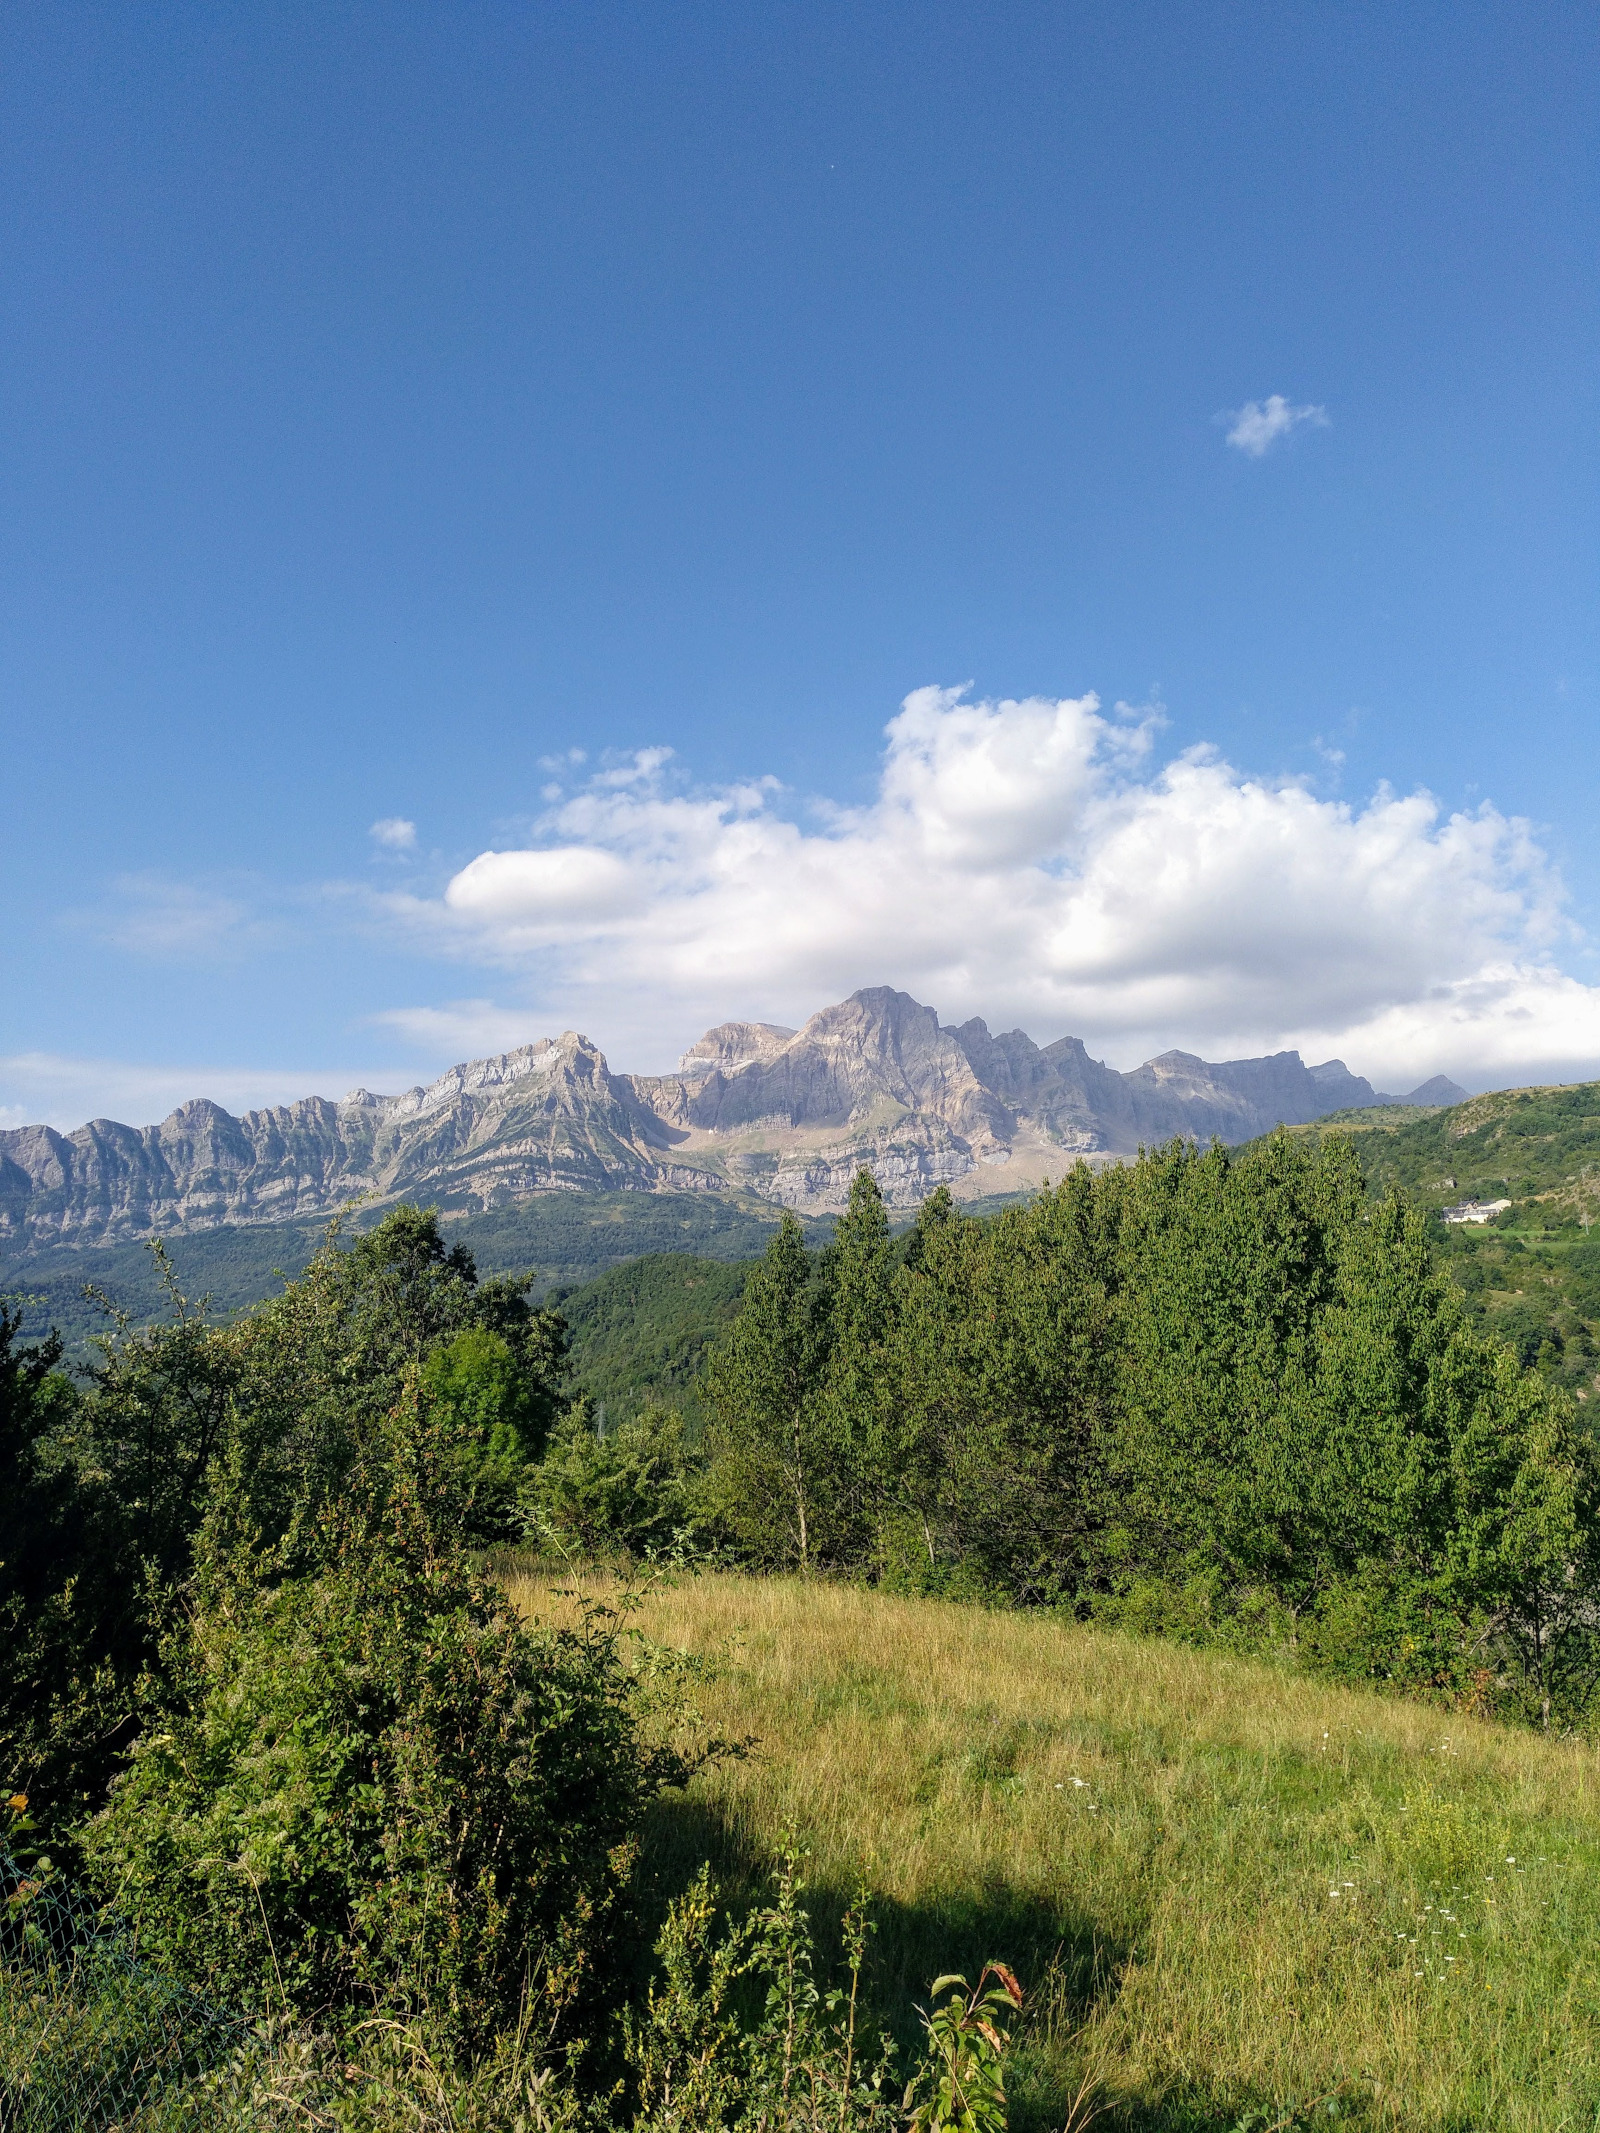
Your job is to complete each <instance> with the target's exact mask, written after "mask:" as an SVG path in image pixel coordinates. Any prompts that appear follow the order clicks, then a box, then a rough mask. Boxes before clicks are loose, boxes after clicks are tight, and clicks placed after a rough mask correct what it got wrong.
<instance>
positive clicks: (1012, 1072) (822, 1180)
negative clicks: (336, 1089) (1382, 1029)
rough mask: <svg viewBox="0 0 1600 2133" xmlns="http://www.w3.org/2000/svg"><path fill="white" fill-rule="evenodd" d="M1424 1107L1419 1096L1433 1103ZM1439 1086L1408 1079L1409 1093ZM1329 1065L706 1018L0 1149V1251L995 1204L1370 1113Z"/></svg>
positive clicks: (883, 998)
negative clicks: (602, 1217) (542, 1206)
mask: <svg viewBox="0 0 1600 2133" xmlns="http://www.w3.org/2000/svg"><path fill="white" fill-rule="evenodd" d="M1441 1092H1443V1093H1441ZM1461 1093H1462V1092H1460V1091H1456V1090H1454V1087H1453V1084H1448V1083H1443V1082H1440V1083H1439V1084H1437V1085H1435V1084H1429V1086H1428V1088H1427V1089H1426V1090H1420V1089H1419V1090H1417V1091H1415V1092H1414V1096H1413V1097H1412V1098H1411V1099H1406V1100H1408V1101H1420V1102H1425V1103H1438V1102H1449V1101H1452V1100H1456V1099H1458V1098H1459V1096H1460V1095H1461ZM1395 1100H1396V1099H1393V1098H1379V1097H1378V1096H1376V1095H1375V1093H1374V1091H1373V1090H1372V1088H1371V1086H1370V1085H1369V1084H1368V1083H1367V1082H1365V1081H1363V1080H1361V1079H1360V1078H1359V1077H1358V1076H1356V1075H1353V1074H1350V1073H1349V1072H1347V1071H1346V1069H1345V1067H1344V1066H1343V1064H1342V1063H1341V1062H1340V1061H1338V1060H1330V1061H1328V1062H1327V1063H1326V1064H1325V1065H1323V1066H1319V1067H1307V1066H1305V1065H1304V1064H1303V1063H1302V1061H1301V1059H1300V1055H1299V1054H1298V1053H1297V1052H1280V1053H1278V1054H1277V1055H1276V1056H1274V1057H1272V1058H1269V1059H1235V1060H1229V1061H1227V1062H1225V1063H1223V1064H1220V1065H1218V1064H1213V1063H1208V1062H1207V1061H1205V1060H1203V1059H1196V1058H1194V1057H1192V1056H1191V1055H1190V1054H1189V1053H1187V1052H1166V1053H1163V1054H1162V1056H1161V1057H1160V1058H1159V1059H1152V1060H1150V1061H1149V1062H1148V1063H1147V1064H1146V1065H1144V1066H1142V1067H1139V1068H1137V1069H1136V1070H1135V1071H1134V1072H1133V1073H1131V1074H1120V1073H1118V1072H1116V1070H1115V1069H1113V1068H1111V1067H1107V1066H1103V1065H1102V1064H1101V1063H1100V1062H1099V1061H1098V1060H1095V1059H1091V1058H1090V1057H1089V1054H1088V1052H1087V1050H1086V1049H1085V1047H1084V1046H1083V1044H1082V1043H1081V1042H1080V1040H1079V1039H1078V1038H1076V1037H1063V1038H1061V1039H1059V1041H1058V1042H1056V1043H1054V1044H1050V1045H1046V1046H1043V1047H1041V1046H1039V1045H1036V1044H1035V1043H1034V1042H1033V1040H1032V1038H1031V1037H1028V1036H1026V1035H1024V1033H1023V1032H1022V1031H1021V1030H1007V1031H1005V1032H1003V1033H1002V1034H999V1035H994V1034H991V1032H990V1031H989V1029H988V1027H987V1026H986V1025H985V1024H984V1023H983V1022H981V1021H978V1020H973V1021H970V1022H963V1023H961V1024H959V1025H957V1026H953V1027H946V1026H945V1025H943V1024H941V1022H940V1020H939V1017H938V1015H937V1014H936V1013H935V1012H934V1010H933V1009H932V1008H931V1007H925V1006H923V1005H922V1004H921V1003H920V1002H919V1001H917V1000H914V999H912V998H911V996H910V994H909V993H903V992H895V991H893V990H891V989H890V988H889V987H887V986H874V987H870V988H868V989H867V990H865V991H862V992H857V993H852V994H851V996H850V998H849V999H848V1000H841V1001H840V1002H839V1003H838V1004H837V1005H836V1006H834V1007H825V1008H823V1009H822V1011H821V1012H820V1013H819V1014H815V1015H813V1016H812V1017H811V1019H810V1021H809V1022H807V1023H806V1025H805V1027H804V1028H803V1029H800V1030H790V1029H784V1028H782V1027H780V1026H779V1025H777V1024H775V1023H770V1022H724V1023H721V1024H719V1025H718V1027H717V1028H715V1029H712V1030H708V1031H707V1032H706V1034H705V1036H704V1037H702V1038H701V1039H700V1041H699V1042H698V1043H697V1044H695V1045H692V1046H691V1047H690V1048H689V1050H688V1051H687V1052H686V1053H685V1054H684V1057H683V1059H682V1061H681V1062H680V1064H679V1067H678V1070H677V1071H676V1072H675V1073H672V1074H662V1075H634V1074H614V1073H613V1072H612V1071H611V1068H610V1067H609V1065H608V1064H607V1062H606V1060H605V1058H604V1057H603V1055H602V1054H601V1053H600V1052H599V1051H598V1050H597V1048H596V1047H595V1046H594V1045H592V1044H591V1043H590V1042H589V1040H588V1038H586V1037H583V1036H580V1035H579V1034H578V1033H577V1032H576V1031H574V1030H568V1031H566V1032H565V1033H564V1034H563V1035H561V1036H559V1037H546V1038H542V1039H540V1041H539V1042H538V1043H535V1044H526V1045H522V1046H520V1047H519V1048H518V1049H517V1050H516V1051H512V1052H502V1053H499V1054H498V1055H496V1056H495V1057H494V1058H490V1059H474V1060H470V1061H468V1062H466V1063H465V1064H463V1065H461V1066H457V1067H452V1068H451V1069H450V1071H449V1072H448V1073H446V1074H442V1075H440V1077H439V1079H438V1080H437V1081H435V1082H432V1083H431V1084H430V1085H429V1086H428V1087H427V1088H414V1089H408V1090H406V1091H405V1092H404V1093H403V1094H401V1095H397V1096H379V1095H374V1094H372V1093H371V1092H370V1091H369V1090H366V1089H356V1090H353V1091H352V1092H351V1094H350V1095H348V1096H346V1097H344V1098H343V1099H342V1100H341V1101H339V1102H337V1103H335V1102H331V1101H329V1100H328V1099H327V1098H326V1097H321V1096H307V1097H304V1098H303V1099H302V1100H301V1101H300V1102H299V1103H295V1104H288V1105H282V1106H279V1107H277V1108H275V1109H272V1110H268V1111H247V1112H246V1113H245V1115H244V1116H243V1117H242V1118H234V1117H232V1116H231V1115H230V1114H229V1113H228V1112H226V1111H224V1110H223V1109H222V1108H221V1107H220V1105H217V1104H214V1103H212V1102H210V1101H209V1100H208V1099H206V1098H205V1097H197V1098H196V1099H195V1100H194V1101H193V1102H191V1103H187V1104H184V1105H183V1106H182V1107H181V1108H180V1109H179V1110H177V1111H174V1112H173V1114H172V1116H171V1117H170V1118H167V1119H164V1120H163V1121H162V1123H161V1124H160V1125H159V1126H143V1127H133V1126H121V1125H117V1124H116V1123H115V1122H114V1121H112V1120H110V1119H95V1120H93V1121H91V1123H90V1124H88V1125H86V1126H80V1127H79V1128H78V1129H77V1131H76V1132H75V1133H66V1134H63V1133H57V1132H54V1131H53V1130H52V1129H50V1128H49V1127H46V1126H22V1127H19V1128H16V1129H15V1130H13V1131H11V1132H6V1133H0V1244H4V1245H5V1246H7V1247H9V1248H11V1249H13V1250H16V1249H22V1248H27V1247H29V1246H37V1245H45V1244H63V1243H75V1244H102V1243H109V1242H116V1241H121V1240H124V1239H129V1238H136V1237H145V1236H151V1235H161V1234H169V1233H175V1232H183V1231H192V1230H203V1229H212V1228H215V1227H217V1226H218V1225H220V1224H222V1223H251V1222H281V1221H284V1220H287V1219H289V1218H291V1217H294V1216H303V1215H319V1214H327V1213H332V1212H333V1211H334V1210H336V1209H337V1208H339V1207H341V1206H344V1205H345V1204H346V1203H348V1202H349V1201H351V1200H352V1199H355V1198H357V1197H358V1196H359V1197H362V1198H364V1199H365V1200H366V1201H367V1203H368V1204H369V1205H370V1204H374V1203H375V1204H378V1205H383V1204H385V1203H393V1202H395V1201H398V1200H404V1199H411V1200H419V1201H422V1202H424V1203H426V1204H430V1205H439V1206H442V1207H446V1208H451V1207H454V1208H481V1207H492V1206H497V1205H503V1204H505V1203H507V1202H510V1201H516V1200H521V1199H525V1198H527V1197H528V1196H529V1195H531V1194H533V1193H539V1192H600V1191H618V1190H623V1191H635V1192H684V1191H707V1192H727V1191H736V1192H743V1193H749V1194H753V1195H755V1196H757V1197H759V1198H761V1199H764V1200H768V1201H772V1202H776V1203H778V1204H780V1205H782V1206H785V1207H794V1208H799V1209H803V1210H805V1211H807V1212H811V1213H826V1212H828V1211H830V1210H833V1209H837V1208H839V1207H841V1206H842V1205H843V1204H844V1200H845V1197H846V1195H847V1193H848V1191H849V1187H850V1180H851V1178H852V1177H853V1176H854V1175H855V1172H856V1170H857V1169H858V1168H859V1167H860V1166H861V1165H862V1164H863V1163H865V1164H867V1165H868V1166H869V1167H870V1168H871V1170H872V1172H873V1174H874V1175H875V1176H876V1178H877V1180H878V1183H879V1185H880V1187H881V1189H882V1191H883V1193H884V1196H885V1198H886V1199H887V1200H888V1201H889V1203H890V1205H891V1206H894V1207H914V1206H916V1205H917V1204H918V1203H919V1202H920V1201H921V1200H923V1199H924V1198H926V1196H927V1195H928V1193H929V1192H931V1191H932V1190H933V1189H934V1187H935V1186H937V1185H948V1186H949V1187H950V1188H951V1189H952V1190H953V1191H955V1192H956V1193H957V1194H959V1195H961V1196H963V1197H973V1196H978V1195H982V1194H986V1193H994V1192H1014V1191H1020V1190H1023V1189H1026V1188H1027V1187H1028V1186H1030V1185H1034V1184H1038V1183H1040V1182H1042V1181H1043V1180H1044V1179H1046V1178H1049V1177H1060V1176H1061V1175H1062V1173H1063V1172H1064V1171H1065V1170H1067V1169H1069V1168H1070V1167H1071V1165H1072V1164H1073V1163H1074V1162H1076V1161H1079V1160H1082V1159H1087V1160H1089V1161H1092V1162H1097V1163H1103V1162H1108V1161H1116V1160H1118V1159H1119V1158H1121V1157H1124V1156H1127V1155H1131V1154H1132V1153H1133V1152H1134V1151H1135V1150H1136V1149H1137V1148H1138V1147H1140V1146H1141V1145H1149V1144H1152V1143H1155V1142H1160V1141H1165V1140H1170V1139H1171V1138H1172V1137H1173V1136H1174V1135H1176V1134H1184V1135H1189V1136H1192V1137H1194V1138H1196V1139H1199V1140H1209V1139H1210V1138H1211V1137H1212V1136H1213V1135H1215V1136H1217V1137H1218V1138H1220V1139H1221V1140H1224V1141H1229V1142H1235V1141H1243V1140H1249V1139H1252V1138H1253V1137H1254V1136H1255V1135H1256V1134H1258V1133H1265V1132H1268V1131H1269V1130H1270V1129H1271V1128H1272V1127H1273V1126H1274V1125H1276V1124H1277V1123H1278V1122H1279V1121H1280V1120H1281V1121H1283V1122H1285V1123H1288V1124H1295V1123H1302V1122H1304V1121H1306V1120H1309V1119H1313V1118H1320V1117H1323V1116H1325V1115H1326V1114H1327V1113H1328V1112H1330V1111H1336V1110H1345V1109H1351V1108H1354V1107H1357V1106H1361V1105H1367V1104H1372V1103H1375V1102H1379V1101H1390V1102H1392V1101H1395Z"/></svg>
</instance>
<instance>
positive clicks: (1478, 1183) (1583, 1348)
mask: <svg viewBox="0 0 1600 2133" xmlns="http://www.w3.org/2000/svg"><path fill="white" fill-rule="evenodd" d="M1290 1130H1291V1131H1293V1132H1294V1133H1295V1135H1296V1136H1297V1137H1298V1138H1302V1139H1308V1140H1310V1141H1312V1142H1313V1143H1314V1144H1320V1143H1322V1142H1323V1141H1325V1140H1326V1139H1327V1138H1328V1137H1329V1136H1330V1135H1333V1134H1338V1135H1341V1136H1346V1137H1348V1138H1349V1139H1350V1140H1351V1141H1352V1142H1353V1145H1354V1146H1355V1148H1356V1151H1357V1153H1358V1155H1359V1157H1360V1161H1361V1166H1362V1169H1363V1170H1364V1172H1365V1173H1366V1177H1367V1181H1368V1185H1369V1187H1370V1189H1371V1190H1372V1191H1373V1192H1374V1193H1375V1194H1381V1193H1383V1192H1385V1191H1387V1190H1388V1189H1389V1188H1390V1187H1392V1186H1399V1187H1401V1188H1402V1189H1403V1190H1404V1191H1405V1192H1406V1194H1407V1196H1408V1197H1409V1198H1410V1199H1411V1200H1413V1201H1414V1203H1415V1204H1416V1205H1417V1206H1419V1207H1421V1208H1423V1209H1426V1210H1427V1211H1429V1212H1430V1213H1436V1212H1437V1211H1438V1210H1439V1209H1440V1208H1443V1207H1448V1206H1450V1205H1451V1204H1453V1203H1454V1202H1457V1201H1460V1200H1466V1199H1476V1200H1500V1199H1508V1200H1510V1202H1511V1206H1510V1207H1509V1208H1508V1209H1507V1210H1506V1212H1505V1213H1504V1214H1502V1215H1499V1216H1497V1217H1496V1218H1495V1219H1494V1221H1493V1222H1492V1223H1489V1224H1487V1225H1485V1226H1484V1227H1482V1228H1479V1227H1478V1226H1476V1225H1473V1226H1470V1227H1468V1226H1461V1227H1455V1226H1451V1227H1449V1228H1446V1227H1445V1226H1444V1225H1443V1224H1442V1223H1436V1224H1435V1225H1434V1236H1433V1242H1434V1248H1435V1251H1436V1252H1437V1254H1438V1256H1439V1260H1440V1263H1441V1265H1442V1266H1443V1267H1444V1268H1445V1270H1446V1271H1447V1272H1449V1273H1450V1274H1451V1275H1452V1276H1453V1277H1454V1278H1455V1280H1456V1281H1457V1282H1458V1283H1459V1284H1460V1286H1461V1288H1462V1289H1463V1290H1464V1291H1465V1293H1466V1296H1467V1300H1468V1306H1469V1308H1470V1309H1471V1311H1472V1312H1473V1314H1474V1315H1475V1316H1476V1317H1478V1318H1480V1319H1481V1320H1482V1321H1483V1323H1484V1324H1485V1325H1486V1326H1487V1327H1488V1328H1489V1329H1490V1330H1491V1331H1493V1332H1494V1333H1495V1334H1497V1335H1498V1336H1499V1337H1500V1338H1501V1339H1503V1340H1505V1341H1508V1342H1509V1343H1510V1344H1511V1346H1512V1347H1513V1348H1515V1349H1516V1351H1517V1353H1518V1356H1519V1357H1520V1358H1521V1360H1522V1361H1523V1362H1524V1363H1527V1364H1534V1365H1537V1367H1538V1368H1539V1370H1540V1372H1541V1374H1542V1375H1544V1376H1546V1377H1548V1378H1550V1379H1552V1380H1553V1381H1554V1382H1556V1383H1559V1384H1563V1385H1566V1386H1567V1387H1569V1388H1570V1389H1571V1390H1572V1391H1573V1392H1575V1393H1576V1394H1577V1395H1578V1397H1579V1398H1581V1399H1588V1398H1589V1397H1591V1395H1592V1394H1593V1393H1594V1391H1595V1389H1596V1387H1595V1380H1596V1373H1597V1371H1600V1232H1595V1231H1593V1223H1594V1220H1595V1217H1596V1216H1597V1215H1600V1083H1597V1082H1579V1083H1575V1084H1573V1085H1571V1086H1567V1087H1558V1088H1541V1089H1505V1090H1497V1091H1494V1092H1492V1093H1490V1094H1488V1095H1485V1096H1475V1097H1473V1098H1472V1100H1471V1101H1470V1102H1469V1103H1464V1104H1457V1105H1455V1106H1454V1107H1452V1108H1451V1109H1449V1110H1446V1111H1433V1112H1428V1113H1426V1114H1424V1115H1422V1116H1420V1117H1419V1116H1418V1115H1417V1113H1416V1112H1415V1111H1405V1110H1399V1109H1385V1110H1380V1111H1350V1112H1341V1113H1339V1114H1337V1115H1336V1116H1335V1117H1332V1118H1327V1119H1322V1120H1320V1121H1319V1122H1318V1123H1317V1124H1316V1125H1314V1126H1301V1127H1296V1128H1292V1129H1290Z"/></svg>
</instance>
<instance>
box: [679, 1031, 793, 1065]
mask: <svg viewBox="0 0 1600 2133" xmlns="http://www.w3.org/2000/svg"><path fill="white" fill-rule="evenodd" d="M796 1034H797V1032H796V1031H794V1030H792V1029H787V1028H785V1026H784V1025H783V1024H782V1023H781V1022H719V1023H718V1024H717V1026H716V1028H715V1029H708V1030H707V1031H706V1033H705V1035H704V1036H703V1037H702V1038H700V1039H699V1041H698V1042H697V1043H695V1044H691V1045H690V1047H689V1049H688V1050H687V1051H686V1052H685V1053H684V1055H683V1057H682V1058H681V1059H680V1060H679V1061H678V1072H679V1073H680V1074H684V1075H695V1074H712V1073H718V1074H737V1073H740V1072H741V1071H742V1070H743V1069H744V1068H745V1067H747V1066H754V1065H755V1064H756V1063H757V1062H758V1061H762V1060H767V1059H773V1058H775V1057H776V1056H777V1054H778V1053H779V1052H781V1051H782V1050H783V1048H784V1046H785V1045H786V1044H788V1043H789V1041H790V1040H791V1039H792V1038H793V1037H794V1036H795V1035H796Z"/></svg>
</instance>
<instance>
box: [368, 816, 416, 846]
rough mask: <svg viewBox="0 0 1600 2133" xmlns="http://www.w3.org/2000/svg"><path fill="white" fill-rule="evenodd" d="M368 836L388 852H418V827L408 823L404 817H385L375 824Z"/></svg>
mask: <svg viewBox="0 0 1600 2133" xmlns="http://www.w3.org/2000/svg"><path fill="white" fill-rule="evenodd" d="M367 835H368V836H369V837H370V838H371V839H372V841H373V843H374V844H378V845H381V846H382V847H383V849H384V851H386V852H412V851H415V850H416V845H417V825H416V824H415V823H414V822H408V821H407V820H406V818H405V816H404V815H384V816H383V817H382V818H381V820H379V821H377V822H374V823H373V825H372V827H371V829H369V830H368V832H367Z"/></svg>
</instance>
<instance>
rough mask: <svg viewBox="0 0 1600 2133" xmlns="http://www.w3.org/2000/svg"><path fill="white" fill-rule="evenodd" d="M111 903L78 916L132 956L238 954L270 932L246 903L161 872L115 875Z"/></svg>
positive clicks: (104, 938)
mask: <svg viewBox="0 0 1600 2133" xmlns="http://www.w3.org/2000/svg"><path fill="white" fill-rule="evenodd" d="M112 888H113V891H114V895H115V901H114V902H113V903H112V904H111V905H109V906H108V907H102V909H101V910H100V911H98V912H90V913H79V914H76V916H75V922H76V923H79V924H83V925H87V926H88V927H89V928H90V930H91V931H93V932H95V933H98V934H99V936H100V938H101V939H102V940H104V941H108V942H109V943H110V944H111V945H112V946H113V947H114V948H125V949H129V950H131V951H132V952H133V953H134V954H136V955H148V956H156V957H178V958H184V957H199V958H209V957H216V956H229V955H237V954H239V953H241V952H242V951H243V950H244V949H246V948H248V947H252V946H256V945H258V944H259V943H260V942H261V941H262V940H263V939H264V938H266V936H267V933H268V930H269V929H268V928H266V927H265V926H264V925H263V924H262V922H261V921H259V920H258V919H255V918H254V917H252V915H251V912H250V910H249V908H248V906H247V905H246V904H244V903H243V902H241V901H240V900H239V899H238V898H237V897H235V896H229V895H227V894H225V893H224V892H222V891H221V890H218V889H215V888H213V887H211V886H210V885H209V884H207V883H204V882H187V881H171V880H169V879H167V878H166V877H164V876H162V875H159V874H119V875H118V876H117V878H116V880H115V881H114V882H113V884H112Z"/></svg>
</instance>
